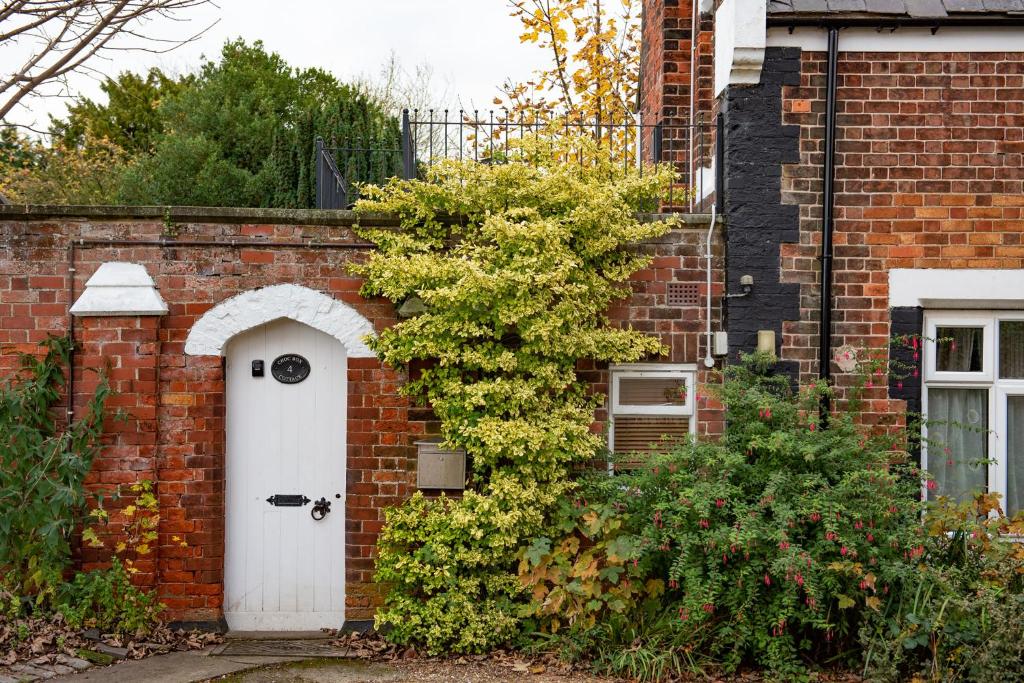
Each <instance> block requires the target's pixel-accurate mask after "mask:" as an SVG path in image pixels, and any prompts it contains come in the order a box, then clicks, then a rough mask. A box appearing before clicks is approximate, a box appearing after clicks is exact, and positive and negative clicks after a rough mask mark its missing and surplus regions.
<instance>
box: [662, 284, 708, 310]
mask: <svg viewBox="0 0 1024 683" xmlns="http://www.w3.org/2000/svg"><path fill="white" fill-rule="evenodd" d="M698 304H700V285H699V284H697V283H696V282H670V283H668V305H669V306H696V305H698Z"/></svg>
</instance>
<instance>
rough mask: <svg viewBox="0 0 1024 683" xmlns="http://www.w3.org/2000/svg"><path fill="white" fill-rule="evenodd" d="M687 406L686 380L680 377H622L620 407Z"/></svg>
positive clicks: (620, 380) (620, 382)
mask: <svg viewBox="0 0 1024 683" xmlns="http://www.w3.org/2000/svg"><path fill="white" fill-rule="evenodd" d="M685 404H686V380H684V379H682V378H679V377H622V378H621V379H619V405H623V406H673V405H685Z"/></svg>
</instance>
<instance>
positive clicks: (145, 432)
mask: <svg viewBox="0 0 1024 683" xmlns="http://www.w3.org/2000/svg"><path fill="white" fill-rule="evenodd" d="M70 313H71V314H72V315H73V316H75V318H76V321H77V322H76V325H75V327H76V328H77V333H76V341H77V342H78V345H79V349H78V351H77V353H76V354H75V358H74V363H75V365H74V379H75V385H74V395H73V396H72V402H73V405H74V407H75V412H76V415H81V414H83V412H84V411H85V409H86V406H87V404H88V403H89V400H90V399H91V398H92V396H93V395H94V394H95V391H96V388H97V386H98V385H99V382H100V377H101V375H102V374H103V373H105V374H106V377H107V380H108V382H109V384H110V389H111V394H110V396H109V397H108V398H107V401H106V409H107V415H106V419H105V420H104V425H103V429H104V436H103V448H102V450H101V452H100V453H99V454H98V455H97V457H96V459H95V460H94V462H93V466H92V471H91V472H90V473H89V475H88V478H87V479H86V486H87V488H88V490H90V491H92V492H93V493H102V492H109V491H111V490H113V489H116V488H117V487H118V486H123V487H125V490H124V491H122V495H124V497H123V498H121V499H120V500H118V501H116V502H114V501H109V502H107V503H106V504H105V507H106V508H107V510H108V512H109V513H110V523H109V525H108V526H107V527H106V528H105V529H103V530H102V533H101V538H103V540H104V542H105V543H106V548H104V549H102V550H99V549H94V548H83V558H82V559H83V564H84V565H85V568H87V569H88V568H90V567H92V566H95V565H96V564H98V563H100V562H102V561H105V560H107V559H109V556H110V552H111V548H112V547H113V546H114V544H115V543H117V541H118V540H119V539H120V537H121V532H122V531H123V530H124V527H125V522H126V519H127V518H126V517H125V515H124V512H123V511H124V509H125V508H126V507H127V506H128V505H130V504H131V503H132V502H133V497H132V495H131V492H130V491H128V490H127V487H128V485H131V484H135V483H138V482H141V481H146V480H148V481H151V482H153V484H154V487H156V486H157V480H158V472H157V455H158V454H157V449H158V444H159V443H160V436H159V424H158V421H157V414H156V408H157V395H158V381H159V365H160V320H161V318H160V316H162V315H164V314H166V313H167V305H166V304H165V303H164V301H163V299H162V298H161V297H160V295H159V293H157V291H156V286H155V283H154V282H153V279H152V278H151V277H150V276H149V274H148V273H147V272H146V269H145V267H143V266H141V265H138V264H134V263H119V262H112V263H104V264H102V265H101V266H100V267H99V268H97V269H96V271H95V272H94V273H93V274H92V276H91V277H90V278H89V281H88V282H87V283H86V285H85V290H84V291H83V292H82V295H81V296H80V297H79V298H78V300H77V301H75V303H74V304H73V305H72V306H71V309H70ZM148 545H149V546H150V548H151V550H150V552H148V553H145V554H142V555H138V556H132V555H129V559H131V560H133V561H134V563H135V564H134V567H135V569H137V570H138V573H137V574H136V575H135V581H136V583H138V584H140V585H144V586H155V585H156V584H157V564H158V557H159V554H158V552H157V550H158V544H157V543H155V542H154V543H150V544H148Z"/></svg>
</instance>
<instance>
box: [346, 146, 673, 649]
mask: <svg viewBox="0 0 1024 683" xmlns="http://www.w3.org/2000/svg"><path fill="white" fill-rule="evenodd" d="M574 144H575V145H576V147H575V153H574V155H573V157H572V158H571V160H569V161H566V160H565V154H563V152H564V150H561V151H560V150H559V149H557V148H556V147H557V146H556V145H553V144H549V143H546V142H545V143H543V144H542V145H541V144H538V145H530V144H527V145H526V146H525V147H524V149H522V150H518V152H514V153H512V155H511V157H512V158H511V159H508V160H506V161H507V163H477V162H459V161H446V162H443V163H440V164H438V165H436V166H434V167H432V168H429V169H427V170H426V172H425V178H424V179H423V180H412V181H409V180H393V181H391V182H389V183H388V184H386V185H384V186H382V187H371V188H367V189H366V190H365V193H364V196H365V197H367V199H365V200H363V201H361V202H360V203H359V204H358V205H357V207H356V209H357V211H359V212H362V213H384V214H391V215H395V216H397V217H398V218H399V219H400V221H401V227H400V228H399V229H397V230H381V229H366V230H362V231H361V234H362V235H363V236H364V237H366V238H368V239H371V240H372V241H374V242H375V243H376V244H377V245H378V250H377V251H375V252H374V253H373V254H372V255H371V256H370V258H369V260H368V261H367V262H366V263H364V264H362V265H361V266H359V267H358V272H359V273H360V274H362V275H363V276H365V277H366V283H365V285H364V287H363V294H364V295H367V296H377V295H380V296H384V297H386V298H388V299H390V300H391V301H393V302H395V303H396V304H401V303H403V302H407V301H408V300H409V299H412V298H414V297H415V298H417V299H418V300H419V301H421V302H422V308H423V312H422V313H421V314H419V315H417V316H415V317H413V318H410V319H407V320H403V321H402V322H399V323H398V324H397V325H395V326H394V327H391V328H389V329H388V330H385V331H384V332H382V333H381V335H380V336H379V337H378V338H376V339H373V340H371V341H370V344H371V345H372V348H373V349H374V350H375V351H376V353H377V354H378V356H379V357H380V358H381V359H382V360H383V361H385V362H386V363H388V364H389V365H391V366H393V367H407V366H409V365H410V364H412V363H415V364H416V365H417V366H421V367H423V369H422V370H420V371H419V373H418V375H415V374H414V376H413V377H411V380H410V382H409V383H408V384H406V385H405V387H404V391H405V393H406V394H407V395H409V396H411V397H413V398H414V399H416V400H417V401H420V402H422V403H425V404H429V405H430V406H431V407H432V408H433V410H434V413H435V414H436V415H437V417H438V418H439V420H440V423H441V436H442V437H443V439H444V441H445V442H446V444H447V445H448V446H450V447H453V448H464V449H465V450H466V452H467V454H468V457H469V462H470V463H472V474H471V477H470V489H469V490H468V491H467V492H466V494H465V496H464V497H463V498H461V499H454V500H453V499H451V498H447V497H444V496H442V497H440V498H438V499H433V500H431V499H427V498H424V497H422V496H421V495H416V496H414V497H413V499H412V500H410V501H409V502H408V503H407V504H406V505H404V506H403V507H401V508H397V509H395V510H392V511H390V513H389V515H388V520H387V525H386V527H385V529H384V531H383V532H382V534H381V536H380V539H379V541H378V549H379V557H378V559H377V578H378V580H380V581H382V582H384V583H386V584H389V585H390V586H391V590H390V593H389V595H388V597H387V601H386V605H385V607H384V608H383V609H382V610H381V611H380V612H379V613H378V615H377V624H378V626H385V625H386V626H388V627H390V628H391V632H390V637H391V638H392V639H393V640H395V641H396V642H401V643H416V644H423V645H425V646H426V648H427V649H428V650H429V651H431V652H438V651H441V650H453V651H460V652H469V651H481V650H485V649H487V648H489V647H493V646H494V645H496V644H498V643H501V642H504V641H506V640H508V639H509V638H510V637H511V636H513V635H514V634H515V633H516V632H517V630H518V627H519V626H518V625H519V617H518V612H519V608H520V606H521V605H522V604H523V603H524V602H525V597H524V596H523V592H522V591H523V589H522V587H521V584H520V583H519V581H518V579H517V577H516V565H517V560H516V553H517V551H518V549H519V547H520V546H521V545H523V544H524V543H525V542H527V541H528V539H530V538H531V537H532V536H533V535H534V534H536V533H537V532H538V531H539V530H540V529H541V528H542V527H543V526H544V525H545V523H546V520H547V518H548V515H549V512H550V511H551V510H552V509H553V507H554V505H555V503H556V502H557V501H558V500H559V498H560V497H564V496H565V495H567V493H568V492H569V491H570V489H571V488H572V486H573V484H572V483H571V482H570V479H569V471H570V467H571V465H572V464H573V463H578V462H581V461H585V460H587V459H590V458H592V457H593V456H594V454H595V453H596V452H597V451H598V450H599V449H600V447H601V439H600V437H599V435H596V434H594V433H593V432H592V431H591V428H590V427H591V423H592V422H593V416H594V409H595V407H596V406H597V405H599V403H600V401H601V400H602V397H600V396H596V395H594V394H592V393H591V392H590V390H589V386H588V385H587V384H586V383H585V382H583V381H581V380H580V378H579V377H578V376H577V373H576V367H577V362H578V361H580V360H581V359H593V360H596V361H604V362H631V361H637V360H640V359H643V358H646V357H650V356H657V355H658V354H660V353H661V352H662V351H663V349H662V346H661V344H660V342H659V341H658V340H657V339H654V338H652V337H649V336H647V335H645V334H642V333H640V332H637V331H634V330H630V329H621V328H617V327H612V326H611V325H610V323H609V320H608V319H607V317H606V314H605V311H606V310H607V308H608V305H609V304H610V303H611V302H613V301H614V300H616V299H620V298H622V297H625V296H627V295H628V293H629V288H628V286H627V284H626V281H627V279H628V278H629V276H630V275H631V274H632V273H633V272H635V271H637V270H639V269H641V268H643V267H644V266H645V265H646V264H647V263H648V259H647V257H645V256H643V255H641V254H640V253H638V251H637V250H636V249H633V248H631V245H634V244H635V243H637V242H641V241H643V240H647V239H651V238H655V237H658V236H659V235H662V234H663V233H665V232H666V231H667V230H668V229H669V227H670V226H669V225H668V224H667V223H665V222H643V221H641V220H640V219H639V218H638V215H639V212H642V211H645V210H648V211H649V210H651V209H653V208H655V207H656V206H657V204H658V202H659V199H660V198H661V197H662V196H664V193H665V191H666V190H667V188H668V185H669V183H671V182H672V180H673V172H672V171H671V169H669V168H659V169H645V171H644V173H643V174H640V173H639V172H637V171H636V170H634V169H623V168H622V166H621V165H620V164H615V163H612V162H611V161H610V160H608V159H606V157H605V156H604V155H602V154H601V151H600V150H599V149H597V148H596V146H590V145H589V143H588V142H587V141H585V140H579V141H574ZM581 150H582V151H581ZM519 155H521V156H519ZM517 159H519V160H517ZM581 159H583V162H582V163H581V161H580V160H581Z"/></svg>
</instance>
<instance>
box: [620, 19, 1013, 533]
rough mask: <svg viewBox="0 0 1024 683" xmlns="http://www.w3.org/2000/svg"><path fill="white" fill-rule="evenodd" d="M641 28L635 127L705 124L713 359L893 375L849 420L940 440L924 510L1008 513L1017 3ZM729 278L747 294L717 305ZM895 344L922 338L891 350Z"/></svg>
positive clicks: (834, 375) (807, 372) (664, 22)
mask: <svg viewBox="0 0 1024 683" xmlns="http://www.w3.org/2000/svg"><path fill="white" fill-rule="evenodd" d="M645 12H646V17H645V18H646V19H647V24H646V25H645V27H644V36H645V39H646V41H647V50H646V52H645V54H644V62H643V69H644V71H643V83H642V96H641V100H640V107H641V110H642V112H643V113H644V114H645V115H647V116H653V117H656V118H659V119H660V120H667V121H672V120H685V119H686V117H688V116H692V112H694V111H697V112H700V111H705V112H707V113H708V115H710V114H711V113H716V114H720V116H721V117H722V120H723V123H724V125H723V127H722V129H721V130H722V131H724V134H723V137H724V140H722V141H720V144H719V150H721V152H722V153H721V154H719V155H717V156H718V157H719V158H717V159H715V162H716V163H718V164H721V165H722V166H723V168H722V169H721V170H720V171H719V174H718V177H720V178H722V184H723V185H724V187H721V188H717V189H719V190H720V192H719V194H720V197H719V202H720V204H721V205H722V206H723V212H722V213H723V215H724V218H725V220H726V229H725V230H726V238H725V239H726V244H725V254H726V273H725V281H726V283H727V287H726V289H727V291H728V292H729V294H730V296H728V297H727V298H726V299H725V312H724V318H725V330H726V331H727V332H728V336H729V348H730V354H731V356H732V357H734V356H735V354H736V353H737V352H741V351H750V350H752V349H753V348H754V347H755V346H756V344H757V337H758V333H759V331H760V332H771V333H774V338H775V350H776V351H777V353H778V354H779V356H780V359H781V362H780V366H781V367H782V369H784V370H785V371H787V372H789V373H790V374H792V375H793V376H794V377H799V378H800V379H801V380H811V379H814V378H817V377H823V378H827V379H830V380H832V381H834V382H835V383H836V384H837V385H838V386H839V387H840V388H841V387H843V386H845V385H848V384H849V383H850V380H851V377H850V374H849V368H848V367H846V366H845V364H844V363H839V362H837V360H836V359H837V358H841V357H846V356H848V355H850V354H861V355H862V356H863V355H865V354H870V353H871V352H875V353H879V354H881V355H882V356H883V357H885V356H886V355H888V356H889V357H890V358H892V359H896V360H899V361H901V362H902V363H905V364H906V370H904V371H902V372H899V373H896V372H891V373H889V374H890V376H889V377H888V378H887V379H888V381H886V378H879V380H878V381H874V382H872V384H873V385H874V386H873V387H872V388H871V389H869V394H868V399H869V402H868V404H867V405H868V407H867V414H866V415H865V416H864V419H865V420H867V421H869V422H870V421H883V420H892V419H901V418H900V416H901V415H902V414H904V413H905V412H906V411H908V410H909V411H913V412H923V413H924V414H925V415H927V417H928V418H930V419H933V420H940V421H944V422H946V424H945V425H943V426H940V425H933V426H932V430H933V431H932V433H931V434H929V435H928V436H929V437H930V438H934V439H937V440H939V441H941V442H943V443H945V444H947V446H946V447H945V448H943V449H942V450H943V452H941V453H929V452H928V450H927V447H925V448H924V452H922V453H921V458H922V461H923V464H924V465H925V466H927V468H928V469H929V470H930V471H931V473H932V474H933V475H934V476H935V478H936V480H937V483H938V490H937V493H939V494H947V495H959V494H963V493H965V492H966V491H968V490H977V489H982V490H989V491H993V492H998V493H1000V494H1002V495H1003V497H1004V506H1005V507H1006V511H1007V512H1008V513H1010V514H1012V513H1014V512H1016V511H1017V510H1020V509H1021V508H1022V504H1024V500H1022V496H1024V427H1022V424H1024V412H1022V410H1024V395H1022V393H1024V382H1022V379H1024V367H1022V366H1019V365H1016V364H1017V363H1019V362H1021V361H1020V360H1019V359H1021V358H1022V354H1024V313H1022V309H1024V260H1022V258H1024V247H1022V242H1021V237H1022V234H1024V214H1022V211H1024V163H1022V160H1024V2H1021V1H1020V0H1007V1H1005V2H1002V1H1001V2H987V1H986V2H983V1H982V0H767V2H766V1H765V0H722V1H720V2H715V3H711V2H701V3H696V4H694V3H690V2H686V1H685V0H679V1H678V2H673V1H671V0H649V1H648V2H646V3H645ZM712 55H713V58H712ZM714 189H715V188H712V189H711V190H710V191H711V192H713V191H714ZM744 276H753V280H754V287H753V289H752V291H751V293H750V295H748V296H744V297H734V296H732V294H733V293H734V292H737V291H739V289H740V284H741V278H742V277H744ZM823 283H824V285H823ZM905 335H922V336H923V337H924V339H923V340H921V342H920V345H919V346H918V345H917V344H915V342H911V348H906V347H905V346H904V345H901V344H891V343H890V340H892V339H893V338H897V337H900V336H905ZM763 337H764V335H762V338H763ZM937 339H938V340H941V341H938V342H937V341H936V340H937ZM822 359H826V360H825V362H822ZM844 368H845V369H844ZM883 415H884V416H885V417H883ZM950 422H955V423H960V424H964V425H969V426H970V428H959V427H954V426H951V425H950V424H949V423H950ZM986 461H989V462H988V464H985V463H986ZM933 495H934V494H933Z"/></svg>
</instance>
